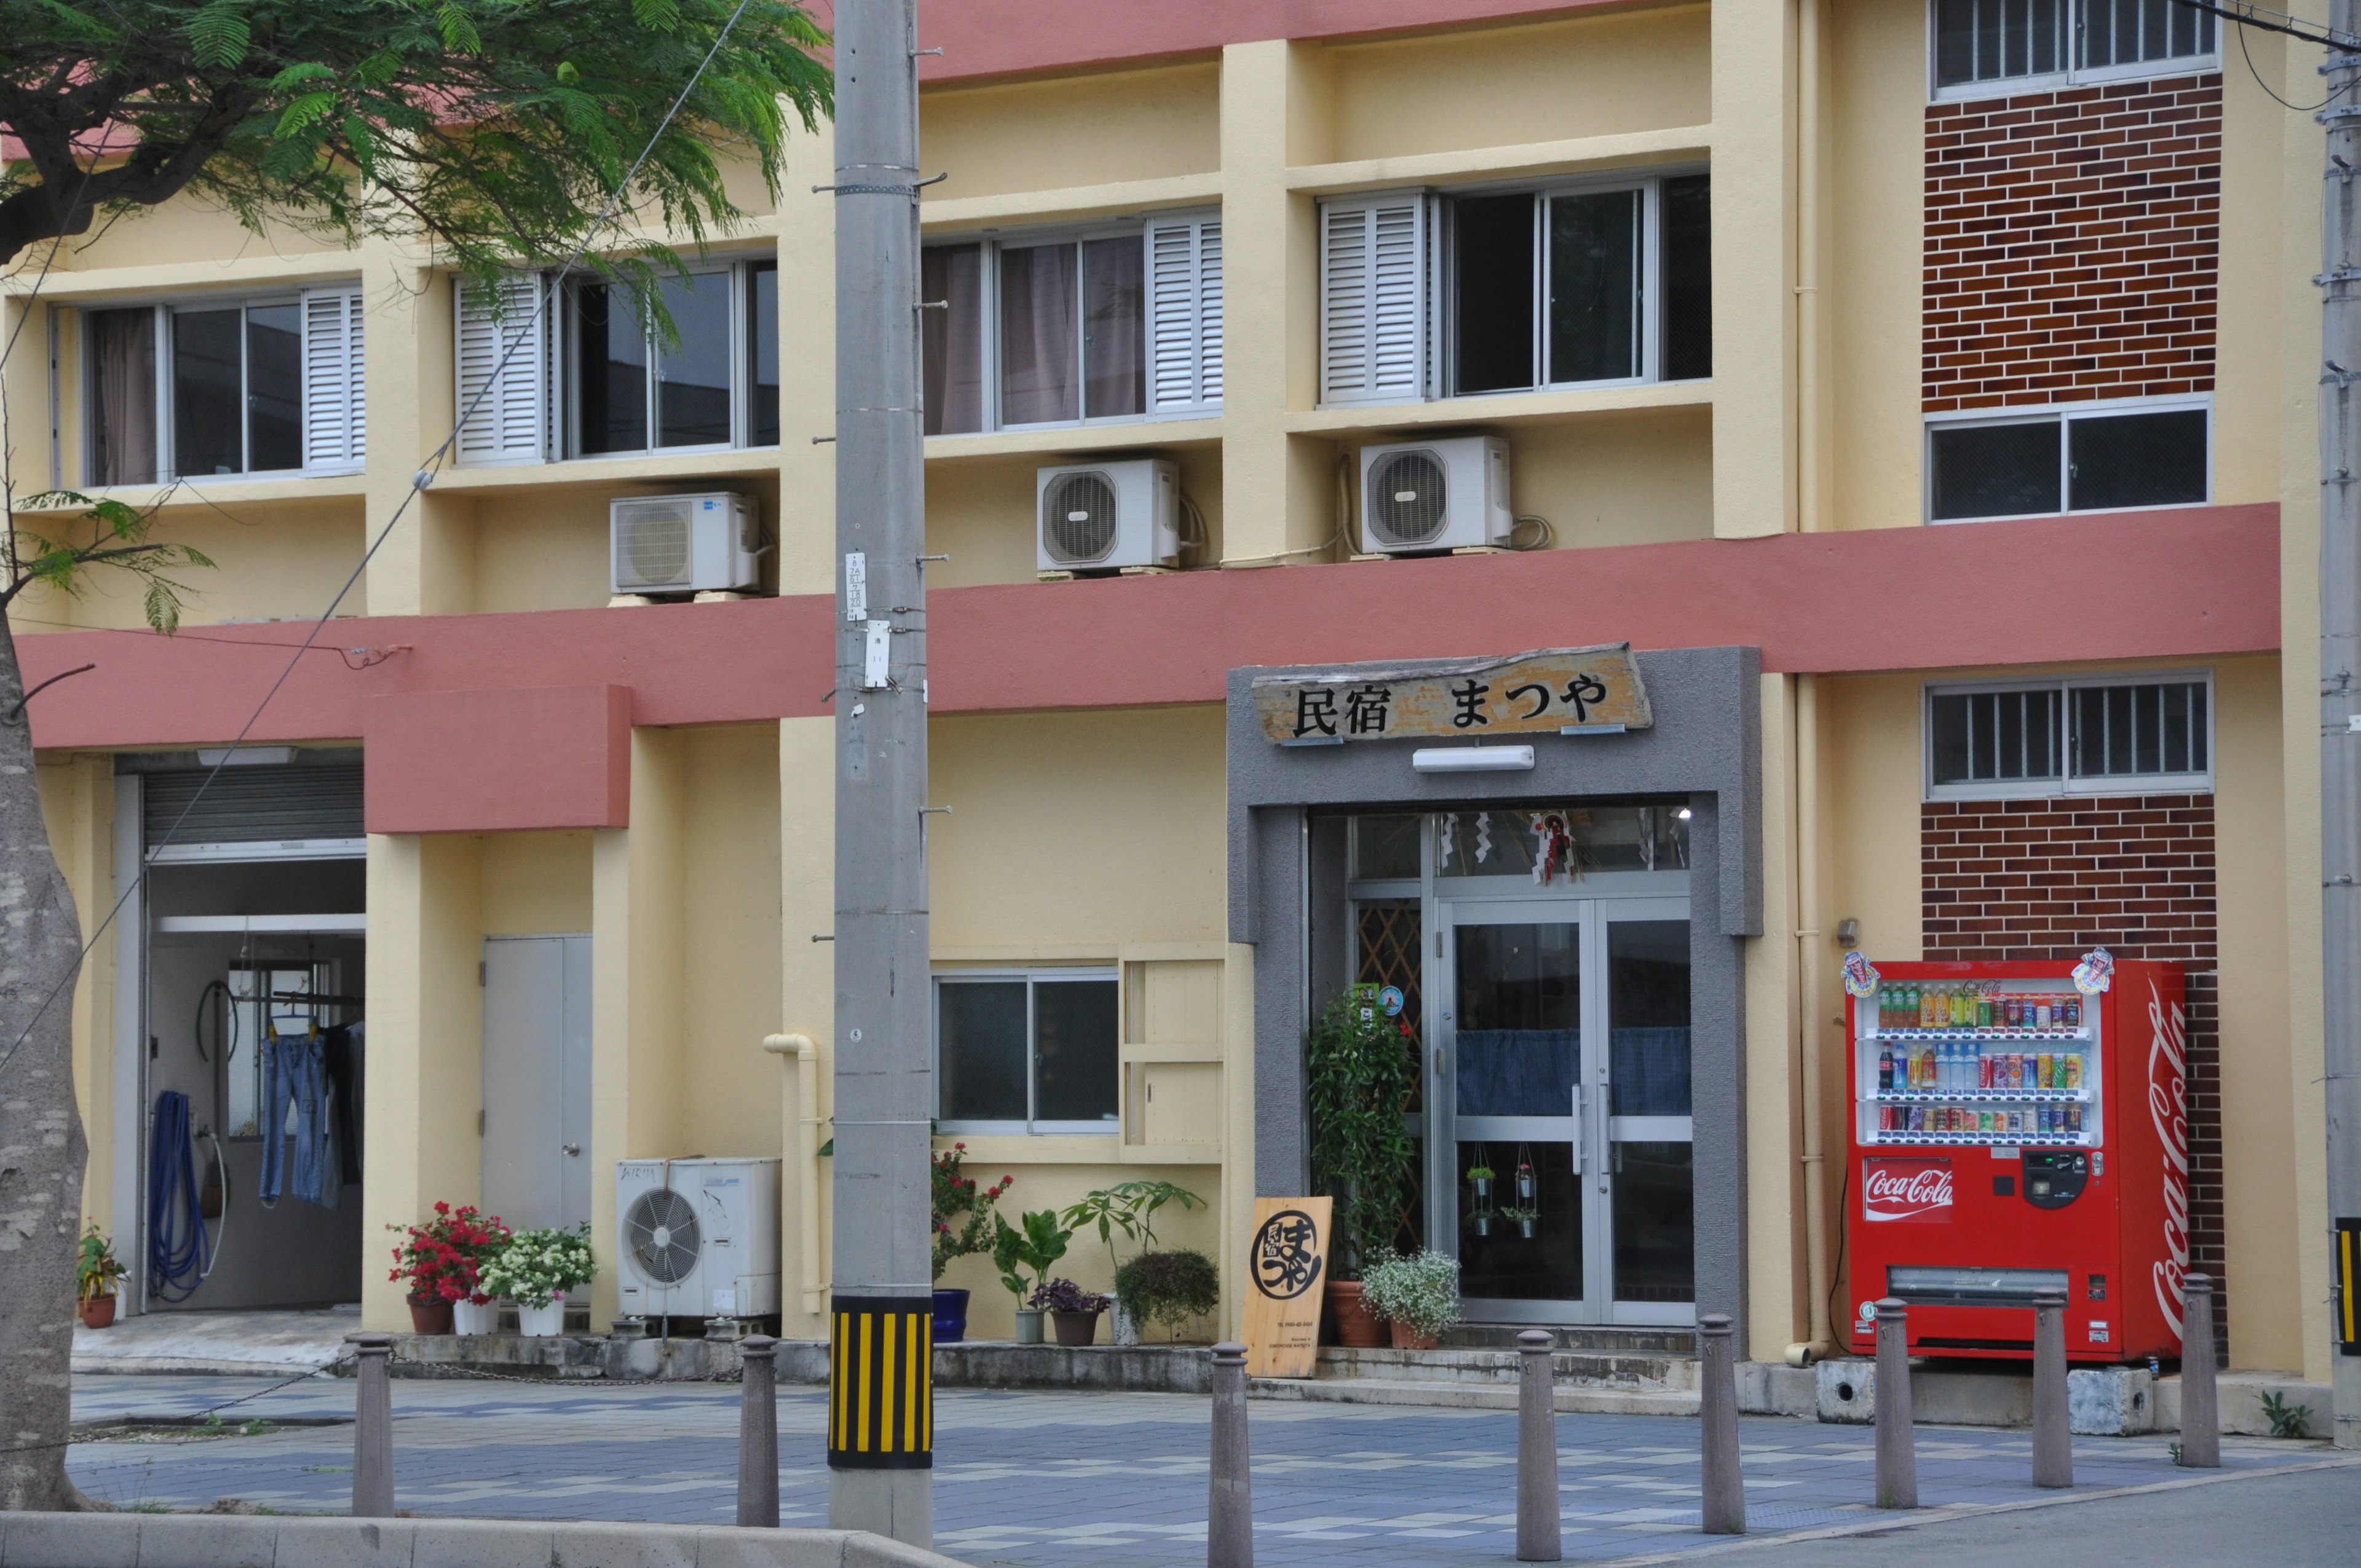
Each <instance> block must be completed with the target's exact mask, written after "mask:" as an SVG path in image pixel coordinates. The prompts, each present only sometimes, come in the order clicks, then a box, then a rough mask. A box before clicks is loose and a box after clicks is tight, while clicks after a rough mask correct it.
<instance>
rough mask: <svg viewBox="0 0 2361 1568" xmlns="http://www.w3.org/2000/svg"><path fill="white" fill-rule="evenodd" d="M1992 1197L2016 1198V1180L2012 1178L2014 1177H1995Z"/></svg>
mask: <svg viewBox="0 0 2361 1568" xmlns="http://www.w3.org/2000/svg"><path fill="white" fill-rule="evenodd" d="M2015 1196H2016V1178H2015V1177H2014V1176H1995V1177H1993V1197H1995V1198H2014V1197H2015Z"/></svg>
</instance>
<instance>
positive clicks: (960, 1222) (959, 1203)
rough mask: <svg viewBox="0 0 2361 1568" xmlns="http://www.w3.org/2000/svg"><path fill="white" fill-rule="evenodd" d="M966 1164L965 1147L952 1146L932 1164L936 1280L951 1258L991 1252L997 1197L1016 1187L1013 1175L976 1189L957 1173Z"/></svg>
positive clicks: (970, 1180) (941, 1153) (938, 1155)
mask: <svg viewBox="0 0 2361 1568" xmlns="http://www.w3.org/2000/svg"><path fill="white" fill-rule="evenodd" d="M966 1161H967V1146H966V1145H965V1144H953V1145H952V1146H950V1147H949V1148H947V1149H943V1150H941V1151H939V1153H937V1154H936V1156H935V1162H934V1212H935V1277H936V1278H937V1279H940V1278H941V1277H943V1270H944V1269H945V1268H948V1267H949V1266H950V1262H951V1260H952V1259H953V1258H955V1257H970V1256H972V1255H975V1254H977V1253H980V1252H989V1251H990V1250H991V1249H992V1235H993V1232H992V1222H993V1220H994V1217H995V1216H994V1212H993V1209H994V1205H995V1204H997V1203H998V1202H999V1201H1000V1199H1001V1195H1002V1194H1003V1193H1005V1192H1006V1191H1007V1190H1009V1189H1010V1188H1011V1187H1014V1186H1015V1185H1016V1178H1015V1177H1013V1176H1004V1177H1002V1178H1001V1179H999V1180H998V1181H995V1182H994V1183H993V1184H992V1185H991V1186H989V1187H983V1188H979V1187H978V1186H976V1184H975V1178H973V1177H972V1176H967V1175H964V1174H962V1173H961V1166H962V1165H964V1164H965V1163H966Z"/></svg>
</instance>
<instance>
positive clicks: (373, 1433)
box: [345, 1334, 393, 1519]
mask: <svg viewBox="0 0 2361 1568" xmlns="http://www.w3.org/2000/svg"><path fill="white" fill-rule="evenodd" d="M345 1343H347V1344H349V1345H351V1346H352V1347H353V1356H354V1359H355V1362H356V1363H357V1365H356V1366H355V1368H354V1371H355V1374H356V1376H354V1379H353V1382H354V1385H355V1387H354V1391H353V1518H355V1519H391V1518H392V1517H393V1389H392V1387H391V1386H390V1377H389V1374H388V1372H387V1363H388V1362H389V1361H390V1360H391V1358H392V1355H393V1336H392V1335H391V1334H346V1336H345Z"/></svg>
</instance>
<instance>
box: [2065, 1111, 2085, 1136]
mask: <svg viewBox="0 0 2361 1568" xmlns="http://www.w3.org/2000/svg"><path fill="white" fill-rule="evenodd" d="M2066 1130H2067V1131H2068V1132H2070V1133H2071V1134H2073V1135H2075V1136H2076V1137H2078V1138H2079V1137H2081V1135H2082V1108H2081V1106H2080V1105H2069V1106H2067V1107H2066Z"/></svg>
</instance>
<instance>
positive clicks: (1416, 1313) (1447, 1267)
mask: <svg viewBox="0 0 2361 1568" xmlns="http://www.w3.org/2000/svg"><path fill="white" fill-rule="evenodd" d="M1361 1292H1362V1295H1363V1297H1364V1299H1367V1302H1368V1303H1369V1310H1370V1311H1372V1312H1374V1313H1376V1314H1377V1315H1378V1318H1380V1319H1381V1320H1383V1321H1384V1322H1385V1324H1386V1326H1387V1327H1388V1328H1389V1329H1390V1330H1391V1331H1392V1333H1393V1341H1394V1348H1395V1349H1396V1350H1433V1348H1434V1342H1435V1339H1436V1337H1437V1336H1438V1335H1440V1334H1441V1333H1442V1332H1443V1331H1444V1330H1445V1329H1447V1328H1450V1327H1452V1326H1454V1325H1455V1324H1456V1323H1457V1322H1458V1321H1459V1260H1458V1259H1457V1258H1455V1257H1453V1256H1451V1255H1448V1254H1446V1253H1440V1252H1419V1253H1412V1254H1411V1255H1408V1256H1406V1257H1405V1256H1397V1255H1389V1256H1386V1257H1383V1258H1380V1259H1378V1261H1377V1262H1376V1263H1373V1264H1371V1265H1370V1266H1368V1268H1367V1270H1365V1271H1364V1272H1363V1273H1362V1275H1361Z"/></svg>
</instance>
